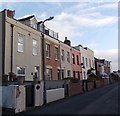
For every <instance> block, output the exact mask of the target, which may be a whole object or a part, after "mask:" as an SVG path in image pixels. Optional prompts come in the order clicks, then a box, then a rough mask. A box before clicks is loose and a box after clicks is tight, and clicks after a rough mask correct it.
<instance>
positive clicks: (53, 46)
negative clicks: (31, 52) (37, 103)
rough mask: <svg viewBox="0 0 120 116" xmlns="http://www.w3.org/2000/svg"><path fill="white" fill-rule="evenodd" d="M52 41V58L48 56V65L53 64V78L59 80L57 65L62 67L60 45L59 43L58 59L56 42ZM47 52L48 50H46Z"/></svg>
mask: <svg viewBox="0 0 120 116" xmlns="http://www.w3.org/2000/svg"><path fill="white" fill-rule="evenodd" d="M49 43H50V58H49V59H48V58H46V65H50V66H52V80H58V72H57V70H58V69H57V67H60V46H59V45H58V57H59V58H58V60H55V45H56V44H55V43H53V42H51V41H49ZM45 54H46V52H45Z"/></svg>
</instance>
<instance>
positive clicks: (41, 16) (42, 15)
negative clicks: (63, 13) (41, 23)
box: [38, 12, 47, 20]
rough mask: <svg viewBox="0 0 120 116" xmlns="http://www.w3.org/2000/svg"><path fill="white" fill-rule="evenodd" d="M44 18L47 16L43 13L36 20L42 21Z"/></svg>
mask: <svg viewBox="0 0 120 116" xmlns="http://www.w3.org/2000/svg"><path fill="white" fill-rule="evenodd" d="M46 17H47V14H46V13H45V12H43V13H42V14H40V15H39V17H38V18H40V19H41V20H42V19H46Z"/></svg>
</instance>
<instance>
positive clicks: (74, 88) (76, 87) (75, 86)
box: [69, 82, 83, 96]
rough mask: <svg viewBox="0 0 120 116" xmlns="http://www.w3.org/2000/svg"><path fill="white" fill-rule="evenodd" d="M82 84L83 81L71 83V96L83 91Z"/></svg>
mask: <svg viewBox="0 0 120 116" xmlns="http://www.w3.org/2000/svg"><path fill="white" fill-rule="evenodd" d="M82 92H83V91H82V84H81V82H78V83H72V82H70V83H69V96H72V95H76V94H79V93H82Z"/></svg>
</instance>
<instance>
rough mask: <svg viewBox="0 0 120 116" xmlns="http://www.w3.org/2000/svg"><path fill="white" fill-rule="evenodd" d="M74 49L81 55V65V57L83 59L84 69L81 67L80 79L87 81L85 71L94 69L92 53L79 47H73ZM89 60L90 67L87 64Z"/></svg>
mask: <svg viewBox="0 0 120 116" xmlns="http://www.w3.org/2000/svg"><path fill="white" fill-rule="evenodd" d="M75 48H77V49H78V50H80V53H81V63H83V57H84V67H83V66H82V78H83V79H87V78H88V76H87V71H88V70H89V69H91V68H93V69H94V68H95V63H94V52H93V51H92V50H91V49H89V48H84V47H83V46H81V45H78V46H75ZM86 58H87V62H88V65H86ZM89 59H90V60H91V67H90V64H89Z"/></svg>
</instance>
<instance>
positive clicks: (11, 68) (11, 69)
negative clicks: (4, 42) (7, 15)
mask: <svg viewBox="0 0 120 116" xmlns="http://www.w3.org/2000/svg"><path fill="white" fill-rule="evenodd" d="M13 27H14V25H13V24H11V67H10V71H11V73H12V72H13Z"/></svg>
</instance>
